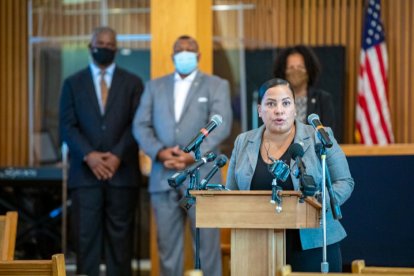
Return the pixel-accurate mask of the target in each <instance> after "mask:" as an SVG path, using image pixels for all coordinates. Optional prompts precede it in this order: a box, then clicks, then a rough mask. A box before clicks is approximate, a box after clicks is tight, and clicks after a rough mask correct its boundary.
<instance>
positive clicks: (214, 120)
mask: <svg viewBox="0 0 414 276" xmlns="http://www.w3.org/2000/svg"><path fill="white" fill-rule="evenodd" d="M221 123H223V117H221V116H220V115H218V114H216V115H213V116H212V117H211V120H210V122H209V123H208V124H207V125H206V126H205V127H203V128H202V129H200V132H199V133H198V134H197V135H196V136H194V137H193V139H191V142H190V143H189V144H188V145H187V146H186V147H185V148H184V149H183V151H184V152H186V153H189V152H190V151H194V150H195V149H196V148H197V147H199V146H200V144H201V142H203V140H204V138H206V137H207V136H208V135H209V134H210V132H211V131H213V130H214V129H215V128H216V127H218V126H219V125H221Z"/></svg>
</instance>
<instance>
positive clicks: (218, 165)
mask: <svg viewBox="0 0 414 276" xmlns="http://www.w3.org/2000/svg"><path fill="white" fill-rule="evenodd" d="M226 163H227V156H225V155H224V154H220V155H219V156H218V157H217V159H216V160H215V161H214V166H213V168H212V169H211V170H210V171H209V173H208V174H207V175H206V177H204V178H203V179H202V180H201V182H200V189H201V190H204V189H205V188H206V185H207V183H208V182H209V181H210V180H211V178H212V177H213V176H214V175H215V174H216V173H217V171H218V169H219V168H221V167H223V166H224V165H226Z"/></svg>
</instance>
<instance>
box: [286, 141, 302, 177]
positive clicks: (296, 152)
mask: <svg viewBox="0 0 414 276" xmlns="http://www.w3.org/2000/svg"><path fill="white" fill-rule="evenodd" d="M288 152H289V154H290V156H291V157H292V159H293V160H295V161H296V164H297V165H298V168H299V175H304V174H306V167H305V164H303V162H302V157H303V155H304V154H305V152H304V151H303V148H302V146H301V145H300V144H298V143H293V144H292V145H290V147H289V149H288Z"/></svg>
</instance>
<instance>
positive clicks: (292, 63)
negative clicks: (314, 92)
mask: <svg viewBox="0 0 414 276" xmlns="http://www.w3.org/2000/svg"><path fill="white" fill-rule="evenodd" d="M285 73H286V79H287V80H288V81H289V82H290V83H291V84H292V86H293V87H300V86H303V85H307V83H308V79H309V76H308V73H307V71H306V66H305V60H304V58H303V56H302V55H301V54H299V53H294V54H291V55H289V56H288V58H287V60H286V71H285Z"/></svg>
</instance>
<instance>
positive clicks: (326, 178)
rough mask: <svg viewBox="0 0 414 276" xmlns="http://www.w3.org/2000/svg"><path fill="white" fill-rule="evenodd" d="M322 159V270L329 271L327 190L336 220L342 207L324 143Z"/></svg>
mask: <svg viewBox="0 0 414 276" xmlns="http://www.w3.org/2000/svg"><path fill="white" fill-rule="evenodd" d="M320 155H321V161H322V175H323V177H322V227H323V228H322V229H323V248H322V249H323V250H322V263H321V272H322V273H328V272H329V263H328V261H327V256H326V255H327V254H326V252H327V250H326V248H327V244H326V190H328V192H329V198H330V204H331V210H332V214H333V217H334V218H335V219H336V220H339V219H341V218H342V213H341V209H340V207H339V204H338V201H337V200H336V196H335V193H334V191H333V188H332V182H331V176H330V174H329V170H328V166H327V165H326V147H325V145H323V144H322V147H321V149H320Z"/></svg>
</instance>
